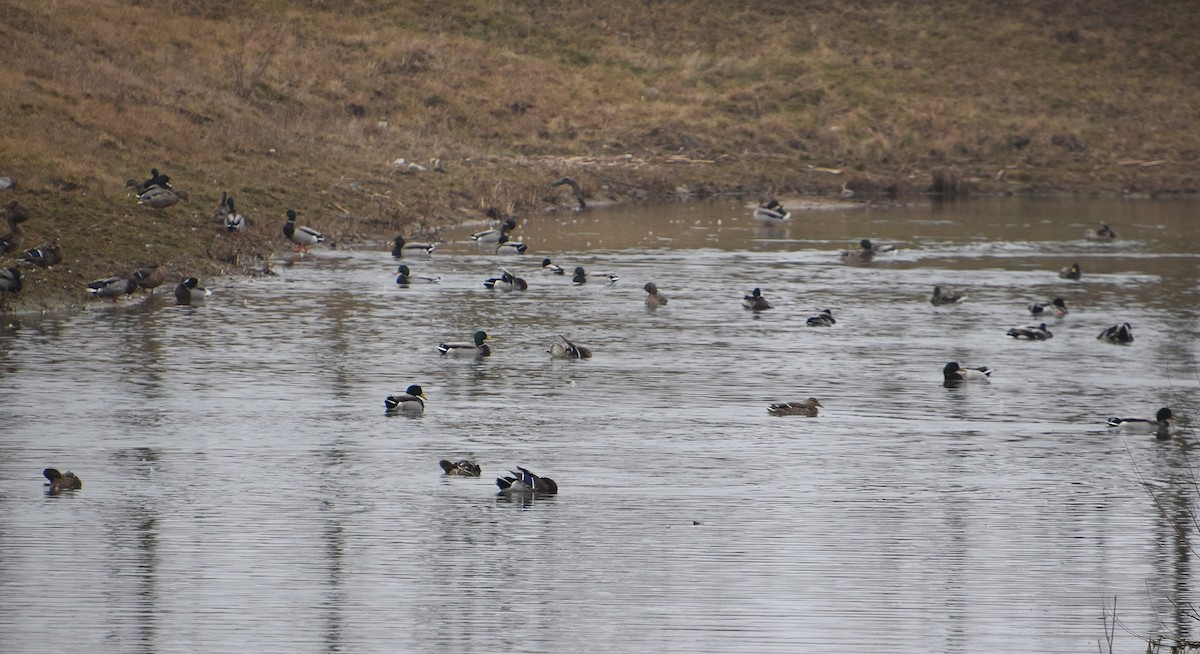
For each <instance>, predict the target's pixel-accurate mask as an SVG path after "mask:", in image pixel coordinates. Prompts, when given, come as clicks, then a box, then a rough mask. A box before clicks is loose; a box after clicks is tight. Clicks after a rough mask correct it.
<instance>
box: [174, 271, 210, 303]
mask: <svg viewBox="0 0 1200 654" xmlns="http://www.w3.org/2000/svg"><path fill="white" fill-rule="evenodd" d="M210 295H212V291H210V290H208V289H207V288H204V287H203V286H201V285H200V280H199V279H196V278H195V277H188V278H187V279H185V280H183V281H182V282H179V285H178V286H176V287H175V304H178V305H180V306H188V305H192V304H195V303H197V302H203V301H204V300H206V299H207V298H208V296H210Z"/></svg>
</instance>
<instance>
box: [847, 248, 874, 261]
mask: <svg viewBox="0 0 1200 654" xmlns="http://www.w3.org/2000/svg"><path fill="white" fill-rule="evenodd" d="M841 257H842V263H871V262H872V261H874V260H875V253H874V252H872V251H870V250H842V254H841Z"/></svg>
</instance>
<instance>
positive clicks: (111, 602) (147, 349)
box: [0, 199, 1200, 653]
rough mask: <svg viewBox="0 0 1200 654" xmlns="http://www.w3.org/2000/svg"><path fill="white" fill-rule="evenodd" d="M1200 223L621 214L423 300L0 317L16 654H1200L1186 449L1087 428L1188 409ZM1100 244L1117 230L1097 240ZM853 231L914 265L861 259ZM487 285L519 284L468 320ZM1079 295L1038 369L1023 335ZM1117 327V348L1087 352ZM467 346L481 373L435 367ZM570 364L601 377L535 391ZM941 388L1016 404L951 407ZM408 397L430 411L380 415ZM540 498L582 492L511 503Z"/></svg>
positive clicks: (840, 213) (408, 295) (562, 225)
mask: <svg viewBox="0 0 1200 654" xmlns="http://www.w3.org/2000/svg"><path fill="white" fill-rule="evenodd" d="M1198 209H1200V206H1198V205H1197V204H1196V203H1194V202H1183V201H1179V202H1157V201H1119V200H1108V201H1078V200H1048V199H1038V200H1032V199H985V200H973V201H964V202H956V203H945V204H936V205H931V204H929V203H926V202H918V203H915V204H912V205H905V206H888V207H881V206H875V207H859V208H853V209H837V210H824V211H813V212H804V213H797V215H796V216H795V217H794V218H793V221H792V224H791V225H790V226H789V227H787V228H783V229H766V228H760V227H756V226H755V225H754V223H753V222H752V220H751V218H750V210H749V208H748V207H747V206H746V205H744V204H743V203H741V202H735V201H719V202H705V203H690V204H679V205H669V206H645V207H641V206H633V207H628V206H627V207H619V208H610V209H602V210H594V211H588V212H584V213H578V214H576V213H563V214H552V215H537V216H528V217H522V218H521V219H520V226H519V227H518V229H517V232H516V234H517V235H518V237H519V238H520V239H522V240H524V241H526V242H527V243H528V244H529V246H530V251H529V253H528V254H526V255H523V256H511V257H498V256H497V255H495V254H493V253H491V252H489V251H488V250H487V249H485V248H481V247H479V246H477V245H475V244H474V243H471V242H469V240H467V236H468V234H469V233H470V232H471V231H472V230H473V229H478V228H479V226H478V225H466V226H463V227H461V228H456V229H453V230H447V231H445V232H443V233H442V234H441V238H442V239H443V241H444V242H443V244H442V245H441V246H439V249H438V250H437V251H436V252H435V254H434V256H433V258H432V259H431V260H428V261H426V260H413V261H409V262H408V263H409V265H410V267H411V268H412V269H413V273H414V274H427V275H437V276H440V277H441V282H440V283H438V284H417V285H413V286H411V287H408V288H402V287H398V286H397V285H396V284H395V283H394V282H393V279H394V277H395V271H396V265H397V261H396V260H394V259H393V258H392V257H391V256H390V253H389V252H387V251H383V250H382V249H381V250H378V251H374V250H373V251H367V250H342V249H337V250H331V249H324V250H318V251H316V252H314V253H312V254H309V255H308V256H304V257H300V256H298V255H297V256H291V255H289V256H288V257H287V258H286V259H287V260H286V261H285V262H282V265H279V266H278V268H277V270H278V272H279V276H278V277H275V278H266V279H233V280H227V281H217V280H212V281H211V282H210V286H215V288H214V289H213V290H214V294H213V296H212V297H211V298H210V300H209V301H208V302H207V303H206V304H204V305H201V306H193V307H176V306H173V305H172V304H171V302H170V301H169V300H168V298H167V297H166V296H167V295H169V293H163V291H162V290H160V291H159V295H160V296H162V297H159V298H156V299H151V300H145V301H142V300H127V301H125V302H124V303H123V304H122V305H120V306H117V307H113V306H110V305H104V304H100V303H98V304H97V305H95V308H94V309H92V310H89V311H86V312H82V313H78V314H70V315H64V316H50V317H44V318H33V317H27V316H16V317H14V316H8V317H6V318H5V320H4V323H5V328H4V329H3V331H2V332H0V385H2V388H3V391H4V400H3V402H2V403H0V651H3V652H31V651H35V650H43V649H45V648H46V646H47V645H48V644H49V645H53V646H61V647H71V648H72V649H79V650H81V651H89V650H90V651H109V652H156V653H166V652H196V651H205V652H216V651H229V652H235V651H242V652H245V651H255V652H289V653H295V652H355V653H358V652H397V651H412V652H429V651H447V652H492V651H496V650H497V649H498V648H516V649H518V650H520V651H530V652H559V651H578V652H592V651H599V650H604V649H609V648H612V647H618V648H621V649H624V650H631V651H680V652H734V651H745V652H767V651H781V652H782V651H786V652H796V651H820V652H858V653H861V652H889V653H894V652H988V651H992V652H999V651H1004V652H1067V651H1075V652H1085V651H1097V646H1098V644H1101V645H1105V647H1106V643H1105V630H1104V616H1105V606H1108V607H1109V608H1110V609H1111V606H1112V604H1113V600H1114V598H1116V603H1117V605H1116V606H1117V617H1118V618H1119V619H1120V620H1121V622H1122V623H1123V624H1124V626H1125V627H1126V628H1127V629H1128V630H1129V632H1132V633H1133V634H1141V635H1147V636H1153V635H1159V634H1162V635H1167V636H1170V637H1196V636H1197V634H1196V633H1195V631H1196V627H1197V625H1196V624H1195V623H1194V622H1192V621H1190V620H1188V619H1187V618H1186V617H1185V616H1184V615H1183V608H1182V607H1181V606H1180V604H1182V603H1186V602H1196V601H1197V599H1198V597H1197V588H1195V586H1194V584H1192V581H1191V580H1192V578H1193V577H1194V575H1196V574H1197V572H1200V570H1198V566H1197V562H1196V560H1195V557H1194V549H1193V548H1194V547H1195V541H1196V537H1197V529H1196V528H1195V525H1194V524H1193V525H1191V527H1190V528H1184V529H1180V530H1176V529H1173V528H1172V526H1171V523H1170V522H1168V521H1167V520H1165V519H1164V518H1163V517H1161V515H1160V512H1159V509H1158V508H1156V504H1155V501H1156V500H1157V501H1158V502H1159V506H1160V507H1161V509H1162V511H1163V512H1165V513H1167V514H1169V515H1171V516H1172V517H1173V518H1175V519H1177V520H1183V521H1184V522H1185V523H1186V522H1187V516H1188V515H1189V512H1191V511H1194V510H1195V499H1196V498H1195V486H1194V484H1193V482H1192V479H1193V477H1192V468H1191V466H1190V464H1189V449H1190V448H1191V446H1193V445H1194V444H1195V438H1194V436H1193V435H1191V434H1184V435H1182V436H1180V437H1177V438H1174V439H1171V440H1156V439H1155V438H1154V437H1153V436H1144V435H1131V436H1122V435H1120V434H1116V433H1112V432H1110V431H1109V430H1108V429H1107V428H1106V426H1105V419H1106V418H1107V417H1109V416H1117V415H1119V416H1136V417H1150V416H1152V415H1153V414H1154V412H1155V410H1157V409H1158V408H1159V407H1160V406H1171V407H1173V408H1175V410H1176V413H1189V412H1190V411H1193V410H1194V409H1195V407H1196V406H1197V403H1198V401H1200V393H1198V386H1200V382H1198V381H1197V366H1196V363H1195V357H1196V355H1197V349H1198V348H1197V331H1198V329H1200V323H1198V321H1197V317H1198V310H1200V302H1197V296H1198V294H1200V283H1198V280H1200V221H1197V220H1195V215H1196V213H1197V210H1198ZM1101 220H1103V221H1105V222H1107V223H1108V224H1110V225H1112V226H1113V228H1114V229H1115V230H1116V231H1117V232H1118V233H1119V234H1120V236H1121V239H1120V240H1118V241H1116V242H1115V243H1094V242H1089V241H1086V240H1084V239H1083V238H1082V236H1083V232H1084V229H1085V228H1087V227H1094V226H1096V225H1097V223H1098V222H1099V221H1101ZM280 224H281V225H282V219H281V220H280ZM864 237H867V238H871V239H874V240H875V241H876V242H878V243H891V244H895V245H896V246H897V247H898V248H899V250H898V252H896V253H894V254H888V255H882V256H880V257H878V258H877V259H876V261H874V262H872V263H869V264H865V265H847V264H844V263H842V262H841V261H840V257H839V256H838V252H839V251H840V250H841V249H844V248H847V247H849V246H850V245H851V244H853V243H856V242H857V241H858V239H860V238H864ZM544 256H545V257H550V258H551V259H553V260H554V261H555V262H556V263H559V264H561V265H563V266H564V267H567V268H568V270H570V269H572V268H573V267H574V266H576V265H582V266H584V267H585V268H586V269H587V270H589V271H593V272H612V273H614V274H618V275H619V276H620V281H618V282H617V283H615V284H613V285H600V284H587V285H584V286H575V285H572V284H571V283H570V280H569V277H554V276H543V275H542V274H541V273H540V271H539V267H540V262H541V259H542V258H543V257H544ZM1074 262H1078V263H1079V264H1080V266H1081V267H1082V270H1083V276H1082V279H1081V280H1080V281H1068V280H1065V279H1062V278H1060V277H1059V275H1058V271H1059V269H1060V268H1062V267H1064V266H1068V265H1070V264H1071V263H1074ZM501 265H503V266H505V267H507V268H508V269H510V270H512V271H513V272H514V273H516V274H518V275H520V276H522V277H524V278H525V279H527V280H528V282H529V290H528V291H527V292H524V293H519V292H513V293H505V292H498V291H490V290H487V289H485V288H484V287H483V284H482V282H483V280H484V279H486V278H488V277H492V276H495V275H497V274H498V273H499V266H501ZM647 281H653V282H655V283H656V284H657V285H658V287H659V289H660V290H661V292H662V293H663V294H664V295H666V296H668V297H669V299H670V303H669V304H668V305H667V306H664V307H660V308H658V309H657V310H652V309H648V308H647V307H646V306H645V305H644V303H643V299H644V297H645V293H644V291H642V285H643V284H644V283H645V282H647ZM935 284H941V285H945V286H952V287H955V288H959V289H962V290H964V291H965V292H966V293H967V294H968V299H967V301H965V302H963V303H961V304H958V305H951V306H941V307H935V306H932V305H931V304H930V302H929V297H930V292H931V290H932V288H933V286H934V285H935ZM755 287H760V288H761V289H762V291H763V294H764V295H765V296H766V297H767V298H768V299H769V300H770V301H771V302H772V303H773V304H774V307H775V308H774V309H772V310H770V311H766V312H762V313H751V312H749V311H746V310H745V309H743V308H742V307H741V304H740V302H741V298H742V295H743V294H744V293H746V292H748V291H749V290H751V289H752V288H755ZM1056 296H1061V297H1063V298H1064V299H1065V300H1066V302H1067V304H1068V306H1069V308H1070V313H1069V314H1068V315H1067V316H1066V317H1064V318H1061V319H1053V318H1052V319H1049V320H1048V321H1047V322H1048V323H1049V327H1050V329H1051V330H1052V331H1053V333H1054V337H1053V338H1052V339H1050V340H1047V341H1042V342H1025V341H1016V340H1014V339H1012V338H1009V337H1008V336H1006V335H1005V332H1006V330H1007V329H1008V328H1010V327H1013V326H1018V325H1023V324H1026V323H1029V322H1031V321H1032V320H1031V316H1030V315H1029V313H1028V311H1027V309H1026V307H1027V305H1029V304H1030V303H1032V302H1035V301H1042V302H1046V301H1049V300H1050V299H1051V298H1053V297H1056ZM824 308H829V309H831V310H832V311H833V315H834V316H835V317H836V319H837V323H836V325H834V326H832V327H829V328H816V327H808V326H806V324H805V321H804V319H805V318H806V317H808V316H809V315H812V314H813V313H814V312H816V311H817V310H819V309H824ZM1118 322H1130V323H1131V324H1132V326H1133V329H1134V333H1135V335H1136V341H1135V342H1134V343H1133V344H1132V345H1129V346H1119V345H1112V344H1108V343H1105V342H1102V341H1099V340H1097V339H1096V335H1097V334H1099V332H1100V331H1101V330H1102V329H1104V328H1105V327H1107V326H1109V325H1111V324H1114V323H1118ZM477 329H483V330H485V331H487V332H488V334H489V335H490V336H491V340H490V343H491V346H492V349H493V355H492V356H491V357H490V358H487V359H474V358H457V359H453V358H447V357H444V356H442V355H440V354H439V353H438V351H437V350H436V349H435V348H436V346H437V345H438V344H439V343H441V342H444V341H447V340H467V339H469V337H470V335H471V334H472V333H473V332H474V331H475V330H477ZM559 334H562V335H566V336H567V337H569V338H572V339H574V340H576V341H578V342H579V343H581V344H585V345H587V346H590V347H591V348H592V349H593V350H594V352H595V356H594V357H593V358H591V359H588V360H581V361H566V360H554V359H551V358H550V357H549V355H548V354H547V349H548V347H549V345H550V343H551V342H552V341H553V340H554V338H555V337H556V336H557V335H559ZM948 361H959V362H961V363H963V364H964V365H971V366H980V365H987V366H990V367H992V368H993V369H994V370H995V372H994V373H993V376H992V380H991V382H990V383H977V384H968V385H963V386H959V387H945V386H943V383H942V375H941V370H942V367H943V365H944V364H945V363H946V362H948ZM409 384H420V385H421V386H422V387H423V388H424V390H425V393H426V395H427V396H428V403H427V409H426V412H425V413H424V415H421V416H419V417H405V416H394V417H389V416H386V415H385V412H384V398H385V397H386V396H388V395H389V394H392V393H396V392H399V391H402V390H403V389H404V388H405V387H407V386H408V385H409ZM809 396H814V397H817V398H819V399H820V401H821V404H822V405H823V407H824V408H823V409H822V410H821V413H820V415H819V416H818V417H816V418H807V417H800V416H789V417H773V416H769V415H768V414H767V411H766V407H767V405H768V404H770V403H772V402H780V401H791V400H802V399H804V398H807V397H809ZM1191 456H1192V457H1194V456H1195V454H1194V452H1192V453H1191ZM442 458H449V459H460V458H470V459H473V460H475V461H477V462H478V463H479V464H480V465H481V466H482V467H483V477H482V478H479V479H470V478H447V477H443V476H442V475H441V470H440V468H439V467H438V464H437V462H438V460H439V459H442ZM517 465H521V466H525V467H527V468H530V469H532V470H533V471H534V472H537V473H540V474H543V475H546V476H549V477H552V478H554V479H555V480H557V482H558V484H559V487H560V492H559V494H558V495H557V496H538V497H536V498H532V499H530V498H503V497H498V496H497V492H496V491H497V488H496V485H495V482H494V480H495V477H496V476H497V475H500V474H503V473H504V472H505V471H506V470H508V469H511V468H512V467H514V466H517ZM45 467H57V468H59V469H62V470H68V469H69V470H72V471H74V472H75V473H77V474H78V475H79V477H80V478H82V480H83V483H84V487H83V490H81V491H77V492H68V493H63V494H60V495H57V496H48V495H46V494H45V492H44V487H43V481H44V480H43V479H42V477H41V470H42V469H43V468H45ZM1129 632H1126V631H1124V630H1122V629H1118V630H1117V633H1116V635H1115V639H1116V648H1117V650H1118V651H1141V650H1143V649H1144V645H1140V644H1139V643H1140V641H1139V640H1138V639H1137V637H1136V636H1134V635H1131V633H1129ZM1104 651H1107V649H1105V650H1104Z"/></svg>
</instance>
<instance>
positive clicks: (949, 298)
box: [929, 286, 967, 307]
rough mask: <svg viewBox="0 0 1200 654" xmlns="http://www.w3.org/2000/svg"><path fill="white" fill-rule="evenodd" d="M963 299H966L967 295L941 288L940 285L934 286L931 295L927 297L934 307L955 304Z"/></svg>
mask: <svg viewBox="0 0 1200 654" xmlns="http://www.w3.org/2000/svg"><path fill="white" fill-rule="evenodd" d="M965 299H967V296H966V295H963V294H962V293H961V292H959V291H954V290H950V289H943V288H942V287H941V286H934V287H933V297H931V298H929V303H930V304H932V305H934V306H935V307H936V306H941V305H943V304H957V303H959V302H962V301H963V300H965Z"/></svg>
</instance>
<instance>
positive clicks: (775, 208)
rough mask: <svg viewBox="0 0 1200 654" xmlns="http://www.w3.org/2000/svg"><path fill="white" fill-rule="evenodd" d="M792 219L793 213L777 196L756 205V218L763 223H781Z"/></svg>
mask: <svg viewBox="0 0 1200 654" xmlns="http://www.w3.org/2000/svg"><path fill="white" fill-rule="evenodd" d="M791 219H792V213H791V212H790V211H788V210H787V209H785V208H784V206H783V205H782V204H780V203H779V200H776V199H775V198H771V199H770V200H767V201H766V202H765V203H763V204H760V205H758V206H757V207H754V220H755V221H756V222H758V223H760V224H762V225H779V224H782V223H785V222H787V221H789V220H791Z"/></svg>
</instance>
